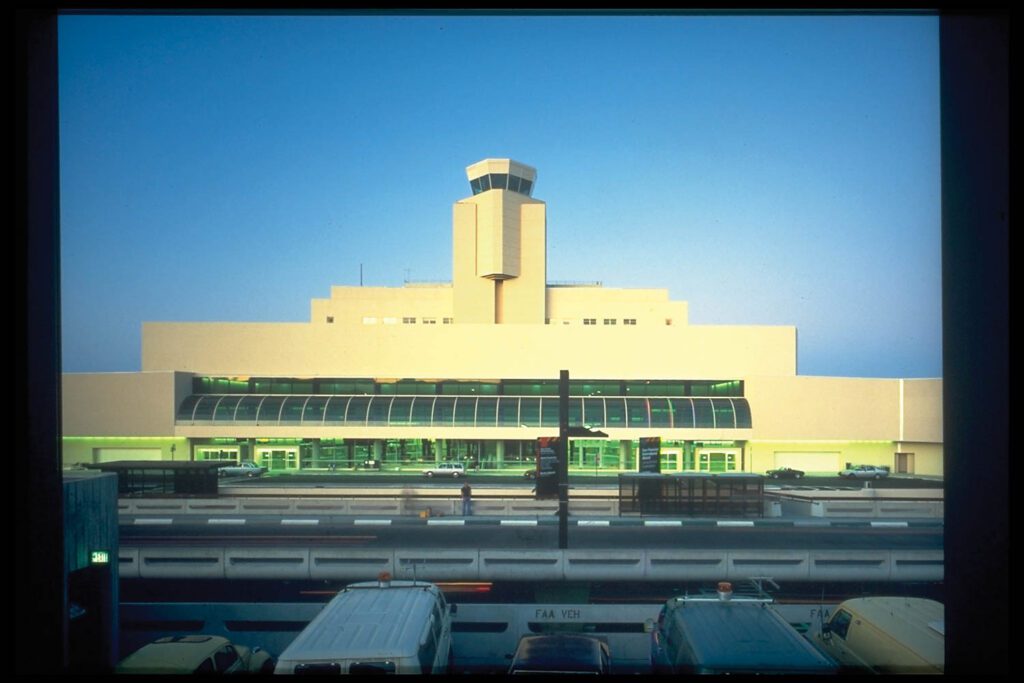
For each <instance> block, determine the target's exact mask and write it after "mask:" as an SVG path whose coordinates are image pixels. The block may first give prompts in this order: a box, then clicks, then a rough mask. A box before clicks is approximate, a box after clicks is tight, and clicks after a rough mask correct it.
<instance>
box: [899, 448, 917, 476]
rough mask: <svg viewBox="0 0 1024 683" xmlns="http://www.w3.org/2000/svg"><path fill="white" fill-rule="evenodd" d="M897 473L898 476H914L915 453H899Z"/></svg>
mask: <svg viewBox="0 0 1024 683" xmlns="http://www.w3.org/2000/svg"><path fill="white" fill-rule="evenodd" d="M896 472H897V473H898V474H913V473H914V454H913V453H897V454H896Z"/></svg>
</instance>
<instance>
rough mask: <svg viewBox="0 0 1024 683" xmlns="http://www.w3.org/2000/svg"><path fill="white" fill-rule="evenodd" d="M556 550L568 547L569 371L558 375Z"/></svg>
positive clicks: (563, 371)
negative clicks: (558, 451)
mask: <svg viewBox="0 0 1024 683" xmlns="http://www.w3.org/2000/svg"><path fill="white" fill-rule="evenodd" d="M558 448H559V450H560V451H561V452H560V453H559V454H558V456H559V457H558V549H559V550H565V549H566V548H568V547H569V371H568V370H562V371H561V372H559V374H558Z"/></svg>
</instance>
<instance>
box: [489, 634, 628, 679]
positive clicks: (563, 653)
mask: <svg viewBox="0 0 1024 683" xmlns="http://www.w3.org/2000/svg"><path fill="white" fill-rule="evenodd" d="M611 666H612V658H611V654H610V653H609V651H608V645H607V644H606V643H604V642H603V641H601V640H598V639H597V638H591V637H589V636H576V635H565V634H553V635H545V636H523V637H522V638H520V639H519V647H517V648H516V653H515V655H514V656H513V657H512V665H511V666H509V668H508V673H509V674H510V675H521V674H607V673H610V670H611Z"/></svg>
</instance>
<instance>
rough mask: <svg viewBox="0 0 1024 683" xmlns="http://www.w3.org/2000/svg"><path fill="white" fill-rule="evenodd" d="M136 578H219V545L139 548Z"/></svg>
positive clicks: (221, 570) (221, 554)
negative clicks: (209, 546) (214, 546)
mask: <svg viewBox="0 0 1024 683" xmlns="http://www.w3.org/2000/svg"><path fill="white" fill-rule="evenodd" d="M139 578H142V579H223V578H225V573H224V549H223V548H140V549H139Z"/></svg>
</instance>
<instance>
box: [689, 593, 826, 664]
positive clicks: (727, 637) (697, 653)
mask: <svg viewBox="0 0 1024 683" xmlns="http://www.w3.org/2000/svg"><path fill="white" fill-rule="evenodd" d="M671 618H672V619H674V620H675V621H676V623H677V624H678V625H679V628H680V630H681V631H682V632H683V634H684V636H685V638H686V641H687V642H688V643H689V645H690V647H691V648H692V653H693V655H694V660H695V661H694V664H696V665H697V666H699V667H702V668H706V669H712V670H715V671H721V672H793V673H797V672H801V673H831V672H834V671H835V670H836V665H835V664H834V663H832V662H831V661H830V660H829V659H828V658H827V657H825V656H824V655H822V654H821V653H820V652H818V650H816V649H815V648H814V646H813V645H811V644H810V642H808V641H806V640H805V639H804V638H803V637H801V636H800V634H799V633H797V632H796V629H794V628H793V627H792V626H790V625H789V624H788V623H787V622H786V620H785V619H783V618H782V617H781V616H780V615H779V614H778V612H776V611H775V610H774V609H773V608H772V607H771V606H770V605H768V604H767V603H765V602H763V601H736V602H733V601H693V602H687V601H679V602H677V603H675V606H674V609H673V610H672V612H671Z"/></svg>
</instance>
